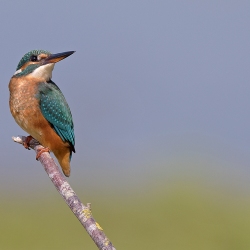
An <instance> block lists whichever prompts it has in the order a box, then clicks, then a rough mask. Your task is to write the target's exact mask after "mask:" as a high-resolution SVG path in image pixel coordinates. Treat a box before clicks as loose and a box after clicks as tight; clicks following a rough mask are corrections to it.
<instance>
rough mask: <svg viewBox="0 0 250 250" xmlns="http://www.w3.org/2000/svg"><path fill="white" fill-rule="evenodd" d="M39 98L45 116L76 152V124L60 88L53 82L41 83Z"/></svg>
mask: <svg viewBox="0 0 250 250" xmlns="http://www.w3.org/2000/svg"><path fill="white" fill-rule="evenodd" d="M37 98H38V99H39V100H40V109H41V112H42V114H43V116H44V117H45V118H46V120H47V121H49V122H50V123H51V124H52V126H53V129H54V130H55V131H56V133H57V134H58V135H59V136H60V137H61V139H62V140H63V141H67V142H69V144H70V145H71V147H72V148H71V150H72V151H73V152H75V148H74V146H75V135H74V124H73V119H72V115H71V112H70V109H69V105H68V103H67V102H66V100H65V97H64V96H63V94H62V92H61V90H60V89H59V87H58V86H57V85H56V84H55V83H54V82H52V81H50V82H47V83H40V84H39V87H38V94H37Z"/></svg>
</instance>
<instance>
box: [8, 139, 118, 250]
mask: <svg viewBox="0 0 250 250" xmlns="http://www.w3.org/2000/svg"><path fill="white" fill-rule="evenodd" d="M12 139H13V141H14V142H17V143H20V144H23V142H24V141H25V139H26V137H25V136H20V137H12ZM29 145H30V148H32V149H34V150H35V151H36V153H37V152H38V151H39V150H40V149H42V148H43V146H41V145H40V144H39V142H38V141H36V140H35V139H32V140H31V141H30V143H29ZM39 161H40V162H41V164H42V165H43V167H44V169H45V171H46V173H47V174H48V176H49V178H50V179H51V181H52V182H53V184H54V186H55V187H56V189H57V191H58V192H59V193H60V194H61V196H62V197H63V199H64V201H65V202H66V203H67V205H68V206H69V208H70V209H71V211H72V212H73V213H74V215H75V216H76V217H77V219H78V220H79V221H80V222H81V224H82V225H83V227H84V228H85V229H86V231H87V232H88V234H89V236H90V237H91V238H92V240H93V241H94V242H95V244H96V245H97V247H98V249H100V250H115V247H114V246H113V245H112V243H111V241H109V239H108V238H107V237H106V236H105V234H104V232H103V229H102V228H101V227H100V225H99V224H98V223H97V222H96V221H95V220H94V218H93V217H92V213H91V207H90V203H87V206H85V205H83V204H82V203H81V201H80V200H79V198H78V197H77V195H76V193H75V192H74V190H73V189H72V188H71V186H70V185H69V183H68V182H67V181H66V179H65V177H64V176H63V175H62V173H61V171H60V170H59V168H58V166H57V165H56V163H55V162H54V160H53V158H52V157H51V156H50V154H49V153H43V154H41V156H40V157H39Z"/></svg>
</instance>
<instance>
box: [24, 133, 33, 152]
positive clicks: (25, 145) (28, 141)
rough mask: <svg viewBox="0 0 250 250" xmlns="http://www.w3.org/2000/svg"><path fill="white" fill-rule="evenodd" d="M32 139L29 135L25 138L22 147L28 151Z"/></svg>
mask: <svg viewBox="0 0 250 250" xmlns="http://www.w3.org/2000/svg"><path fill="white" fill-rule="evenodd" d="M32 139H33V137H32V136H31V135H29V136H27V137H26V139H25V141H24V142H23V146H24V147H25V148H26V149H28V150H30V141H31V140H32Z"/></svg>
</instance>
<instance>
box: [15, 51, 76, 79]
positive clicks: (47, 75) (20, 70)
mask: <svg viewBox="0 0 250 250" xmlns="http://www.w3.org/2000/svg"><path fill="white" fill-rule="evenodd" d="M74 52H75V51H68V52H62V53H57V54H51V53H50V52H49V51H46V50H31V51H30V52H28V53H26V54H25V55H24V56H23V57H22V59H21V60H20V62H19V63H18V65H17V68H16V72H15V73H14V77H21V76H27V75H31V76H33V77H36V78H42V79H44V80H46V81H48V80H50V79H51V77H52V70H53V68H54V65H55V63H57V62H59V61H61V60H62V59H64V58H66V57H68V56H70V55H71V54H73V53H74Z"/></svg>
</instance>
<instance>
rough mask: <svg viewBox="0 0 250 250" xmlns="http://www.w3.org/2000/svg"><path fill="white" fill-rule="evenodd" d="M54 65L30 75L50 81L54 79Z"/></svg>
mask: <svg viewBox="0 0 250 250" xmlns="http://www.w3.org/2000/svg"><path fill="white" fill-rule="evenodd" d="M54 66H55V64H54V63H48V64H45V65H43V66H40V67H38V68H37V69H35V70H34V71H33V72H32V73H31V74H30V75H32V76H34V77H36V78H43V79H44V80H45V81H48V80H50V79H51V78H52V71H53V69H54Z"/></svg>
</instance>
